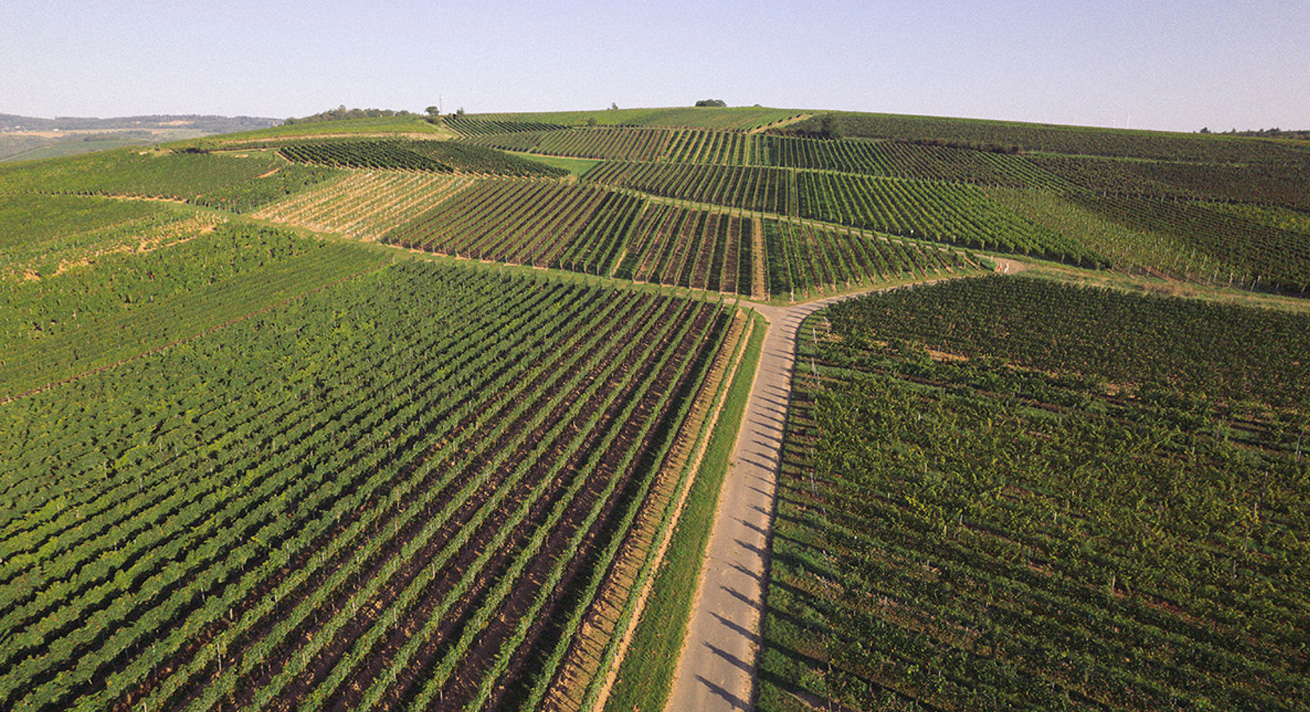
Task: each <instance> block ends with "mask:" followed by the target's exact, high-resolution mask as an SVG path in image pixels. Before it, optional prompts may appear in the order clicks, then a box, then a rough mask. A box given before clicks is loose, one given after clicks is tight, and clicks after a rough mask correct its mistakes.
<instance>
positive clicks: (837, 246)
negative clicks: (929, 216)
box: [763, 220, 976, 299]
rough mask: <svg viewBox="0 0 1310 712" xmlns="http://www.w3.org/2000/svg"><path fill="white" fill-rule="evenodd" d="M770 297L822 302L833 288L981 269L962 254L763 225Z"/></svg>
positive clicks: (777, 223)
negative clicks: (816, 299)
mask: <svg viewBox="0 0 1310 712" xmlns="http://www.w3.org/2000/svg"><path fill="white" fill-rule="evenodd" d="M763 224H764V239H763V244H764V249H765V250H766V254H767V264H768V267H767V271H768V275H769V293H770V294H777V295H783V294H786V295H789V296H790V297H791V298H792V299H796V298H798V297H800V298H804V297H811V298H812V297H819V296H822V295H824V293H825V292H828V291H830V290H833V289H834V288H845V289H850V288H851V287H853V286H856V285H868V286H872V285H874V284H877V283H879V282H882V281H893V280H900V279H924V280H927V279H933V278H936V277H940V276H944V275H947V274H950V273H957V272H964V271H968V270H972V269H976V265H974V264H972V263H971V262H970V260H969V259H968V258H967V257H965V256H964V255H962V254H960V253H959V252H955V251H950V250H942V249H939V248H937V247H934V246H929V245H924V244H916V243H907V242H902V241H899V240H887V239H882V238H879V237H877V236H874V235H870V234H868V233H863V232H857V231H854V230H850V229H845V230H843V229H839V228H832V227H827V226H815V225H814V224H813V223H798V222H791V221H782V220H766V221H764V223H763Z"/></svg>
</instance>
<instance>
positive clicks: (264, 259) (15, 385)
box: [0, 221, 377, 397]
mask: <svg viewBox="0 0 1310 712" xmlns="http://www.w3.org/2000/svg"><path fill="white" fill-rule="evenodd" d="M132 227H133V231H132V232H131V233H130V237H132V238H135V239H143V238H142V233H141V232H138V231H139V230H141V226H140V225H133V226H132ZM159 229H160V230H161V231H162V236H161V237H160V239H159V240H157V241H156V242H154V243H153V244H152V245H151V246H150V249H149V250H148V251H137V250H134V249H124V250H112V249H109V248H111V247H117V243H115V242H113V241H112V240H110V239H109V238H113V237H117V235H113V234H111V235H108V236H106V235H103V234H102V235H98V236H97V237H99V238H101V240H102V241H101V242H97V243H94V244H93V248H98V249H94V250H93V252H92V253H91V254H94V255H95V256H94V257H92V258H87V259H86V260H85V261H84V263H82V264H78V265H75V266H72V267H68V268H67V269H65V270H63V271H60V272H57V273H55V272H52V273H50V274H46V275H43V276H42V278H40V279H35V280H27V279H19V280H11V281H5V282H0V300H3V301H4V303H5V304H6V305H8V308H6V309H5V310H4V311H3V313H2V314H0V343H4V344H5V346H4V348H3V349H2V350H0V374H3V376H0V397H4V396H11V395H14V394H15V393H19V392H22V391H24V390H26V389H29V388H35V387H38V386H42V385H45V384H47V383H52V382H55V381H59V380H60V379H62V378H67V377H69V376H72V375H74V374H77V373H81V372H85V371H89V370H92V369H95V368H100V367H103V366H105V365H108V364H112V363H114V362H116V361H118V360H120V359H122V358H125V357H130V356H134V355H136V354H139V353H142V352H144V351H148V350H149V349H152V348H157V347H160V346H163V345H165V344H168V343H170V342H172V341H175V340H178V339H185V338H191V337H194V336H197V335H199V334H201V333H203V332H204V331H206V330H207V329H209V328H212V327H214V326H217V325H220V324H223V323H224V322H226V321H228V320H230V319H232V318H235V317H240V316H243V315H246V314H249V313H250V312H253V311H256V310H258V309H261V308H264V307H267V306H269V305H271V304H274V303H275V302H277V301H278V300H280V299H285V298H287V297H290V296H294V295H297V294H300V293H303V292H305V291H308V290H310V289H313V288H315V287H317V286H320V285H321V284H323V283H325V282H327V281H330V280H333V279H338V278H340V277H342V276H344V275H346V274H350V273H353V272H356V271H358V270H360V269H364V268H366V267H368V266H369V265H371V264H376V261H377V258H376V257H372V256H368V255H365V254H362V253H359V252H358V251H357V250H354V249H351V248H349V247H346V246H339V245H327V244H324V243H321V242H318V241H315V240H307V239H304V238H298V237H295V236H292V235H290V234H289V233H286V232H282V231H280V230H275V229H271V228H263V227H255V226H250V225H245V224H240V223H234V222H227V223H222V224H220V225H218V227H217V229H214V225H213V223H209V224H199V225H197V224H192V223H188V222H179V221H174V222H169V223H162V225H161V227H160V228H159ZM133 247H135V245H133Z"/></svg>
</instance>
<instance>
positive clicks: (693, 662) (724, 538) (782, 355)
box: [665, 261, 1017, 712]
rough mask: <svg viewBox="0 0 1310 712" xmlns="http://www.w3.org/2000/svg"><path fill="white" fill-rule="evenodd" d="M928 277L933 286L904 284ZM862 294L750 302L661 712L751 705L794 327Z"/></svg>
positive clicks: (712, 711)
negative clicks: (749, 330) (748, 339)
mask: <svg viewBox="0 0 1310 712" xmlns="http://www.w3.org/2000/svg"><path fill="white" fill-rule="evenodd" d="M998 262H999V261H998ZM1005 263H1006V264H1005V268H1004V269H1005V271H1007V272H1008V271H1012V270H1011V269H1010V267H1011V266H1013V264H1015V263H1010V262H1009V261H1005ZM998 271H999V269H998ZM1015 271H1017V270H1015ZM948 279H950V278H948ZM938 281H942V280H932V281H929V282H920V283H917V284H915V285H911V286H925V285H928V284H933V283H935V282H938ZM903 288H904V287H888V288H884V289H880V290H871V291H884V290H885V289H903ZM868 293H869V292H863V293H858V294H847V295H842V296H837V297H830V298H828V299H821V300H818V301H814V302H807V303H804V304H798V305H796V306H792V307H772V306H762V305H752V307H753V308H754V309H755V310H756V311H757V312H759V313H760V314H761V315H763V316H764V317H765V318H766V319H768V320H769V327H768V331H767V332H766V333H765V337H764V351H763V353H762V354H761V355H760V364H759V368H758V370H757V371H756V373H755V382H754V384H753V385H752V386H751V394H750V400H749V401H748V402H747V404H746V412H745V416H744V418H745V420H744V422H743V423H742V427H741V431H740V432H739V433H738V435H737V444H736V447H735V448H734V450H733V457H732V461H731V463H730V464H729V466H728V474H727V475H726V477H725V478H724V482H723V489H722V491H721V493H720V495H719V505H718V511H717V512H716V513H715V519H714V524H713V530H712V531H711V533H710V541H709V545H708V547H707V548H706V552H705V561H704V563H703V564H702V566H701V573H700V583H699V590H698V591H697V593H696V601H695V603H694V604H693V606H692V611H691V617H690V619H689V620H688V623H687V631H686V637H685V639H684V641H683V648H682V657H681V658H680V659H679V661H678V669H677V671H676V672H675V673H674V677H673V687H672V689H671V690H670V692H669V701H668V704H667V706H666V708H665V709H666V710H667V712H717V711H719V710H751V709H754V705H755V699H754V692H755V675H756V671H757V668H758V665H759V651H760V642H761V639H760V622H761V619H762V617H763V612H764V604H763V601H764V586H765V576H766V572H767V570H768V557H769V533H770V532H771V531H772V530H773V513H774V504H775V502H774V499H775V494H776V490H777V484H778V470H779V465H780V463H781V459H780V458H781V451H782V440H783V435H784V432H785V428H786V425H787V408H788V405H789V403H790V401H791V375H792V369H793V367H794V365H795V361H796V338H797V331H798V330H799V329H800V325H801V322H802V321H804V320H805V317H807V316H809V315H811V314H813V313H814V312H816V311H818V310H819V309H822V308H823V307H825V306H827V305H829V304H831V303H833V302H837V301H841V300H843V299H850V298H852V297H858V296H861V295H862V294H868Z"/></svg>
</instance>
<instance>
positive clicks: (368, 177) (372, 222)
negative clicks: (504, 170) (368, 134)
mask: <svg viewBox="0 0 1310 712" xmlns="http://www.w3.org/2000/svg"><path fill="white" fill-rule="evenodd" d="M469 184H470V180H469V179H468V178H464V177H452V176H444V175H431V174H423V173H417V174H416V173H402V172H383V171H353V172H351V173H349V174H347V175H345V176H343V177H341V178H340V179H338V180H336V181H333V182H331V183H324V184H322V185H320V186H318V187H316V188H314V189H312V190H307V191H304V192H301V193H298V194H296V195H293V196H291V197H289V198H287V199H286V200H283V201H279V202H277V203H274V204H273V205H269V206H266V207H264V208H262V209H260V210H258V211H256V212H255V213H253V214H252V217H256V218H265V219H268V220H273V221H275V222H281V223H288V224H291V225H299V226H301V227H307V228H310V229H313V230H320V231H323V232H336V233H340V234H343V235H349V236H350V237H356V238H360V239H364V240H378V239H381V238H382V236H383V235H385V234H387V233H388V232H390V231H391V230H392V229H394V228H396V227H399V226H400V225H402V224H404V223H406V222H408V221H409V220H411V219H413V218H414V217H415V216H416V215H418V214H419V213H421V212H424V211H426V210H429V209H431V208H432V206H434V205H436V204H438V203H440V202H442V201H443V200H446V199H448V198H450V197H451V196H453V195H455V194H457V193H458V192H459V191H460V190H463V189H464V188H466V187H467V186H468V185H469Z"/></svg>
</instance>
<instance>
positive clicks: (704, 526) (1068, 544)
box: [0, 107, 1310, 712]
mask: <svg viewBox="0 0 1310 712" xmlns="http://www.w3.org/2000/svg"><path fill="white" fill-rule="evenodd" d="M507 151H512V152H513V153H507ZM1307 171H1310V150H1307V149H1306V147H1305V146H1304V145H1302V144H1298V143H1295V142H1291V141H1283V140H1277V139H1245V138H1238V137H1228V136H1200V135H1186V134H1163V133H1150V132H1134V131H1116V130H1102V129H1086V128H1078V127H1058V126H1042V125H1032V124H1012V123H1003V122H991V121H970V120H955V119H937V118H932V117H901V116H892V115H882V114H848V113H828V112H825V113H814V112H802V111H794V110H780V109H766V108H761V107H751V108H745V107H743V108H732V109H729V108H712V107H694V108H693V107H687V108H669V109H626V110H619V109H612V110H608V111H582V112H555V113H540V114H485V115H463V114H462V112H461V115H459V116H449V117H426V119H425V118H421V117H418V116H413V115H406V116H387V117H378V118H364V119H355V120H343V121H326V120H325V121H316V122H313V123H305V124H304V125H303V126H300V125H297V124H295V123H288V124H287V125H284V126H279V127H275V128H273V129H266V130H261V131H258V132H248V133H245V134H239V135H233V136H226V137H211V138H207V139H200V140H190V141H185V142H179V143H177V144H169V145H164V146H157V147H152V148H141V147H136V148H132V149H122V150H111V151H105V152H101V153H92V154H86V155H81V156H76V157H71V158H65V159H58V160H46V161H27V162H21V163H14V164H4V165H2V166H0V304H4V306H5V308H4V309H0V462H3V463H4V465H5V466H4V467H3V468H0V503H3V505H4V506H0V640H4V641H5V643H4V645H0V710H24V711H28V710H31V711H42V712H45V711H54V710H64V709H78V710H115V711H118V712H136V711H137V710H152V711H153V710H184V711H186V712H220V711H221V712H235V711H237V710H261V711H268V712H272V711H280V710H286V711H290V710H296V711H300V710H306V711H312V710H327V709H331V710H355V709H360V710H365V709H367V710H392V709H407V710H428V709H434V710H539V709H551V710H556V709H559V710H565V709H567V710H595V709H600V708H602V707H604V708H605V709H614V710H623V711H624V712H627V711H628V710H632V709H646V710H650V709H663V708H664V707H665V703H666V701H667V700H668V699H670V685H671V680H672V679H673V678H674V667H673V666H675V665H677V664H678V661H677V656H678V651H679V649H680V648H681V647H682V639H681V637H680V635H681V632H682V631H683V630H684V628H685V627H686V626H687V621H688V620H698V619H697V618H689V616H690V615H691V613H690V610H691V608H692V607H693V606H694V602H695V601H698V600H704V599H703V598H702V597H700V596H699V593H698V591H697V585H698V584H697V583H696V582H697V581H698V577H699V576H700V573H701V565H702V563H703V561H704V560H705V558H706V554H705V552H706V548H705V547H706V542H707V541H710V540H711V530H712V528H713V527H714V526H715V521H716V518H717V517H716V511H717V510H716V506H718V504H717V503H722V502H727V501H728V500H726V499H724V498H723V497H721V496H720V489H721V483H722V482H725V481H728V482H731V481H732V479H731V477H729V476H730V475H731V476H736V475H737V474H738V473H739V471H738V470H732V469H730V468H733V467H737V466H738V465H735V464H733V463H736V462H745V461H746V460H744V459H741V458H739V457H738V454H735V453H737V451H736V450H735V448H736V443H737V441H738V434H739V433H748V432H755V431H751V430H749V429H748V427H747V426H748V425H749V424H750V423H753V422H755V423H758V422H763V419H766V418H767V419H772V422H776V423H778V424H779V428H780V427H781V424H782V423H783V422H784V419H785V422H786V423H787V430H786V437H785V442H784V443H783V450H782V457H781V462H782V468H781V472H780V474H779V480H778V483H777V484H778V490H777V493H778V497H777V499H776V501H775V502H774V506H776V512H775V516H774V517H773V520H772V521H773V524H772V525H771V526H773V527H774V530H773V532H772V533H771V534H770V533H769V532H765V531H763V530H761V531H759V533H760V534H761V535H762V536H764V537H771V539H768V541H770V542H771V543H769V544H767V545H766V544H763V543H762V544H761V545H760V547H765V548H767V547H772V551H771V552H765V551H764V550H763V548H757V547H756V546H755V545H753V544H751V545H748V546H747V547H746V549H748V550H749V551H748V556H750V557H754V556H762V555H763V554H765V553H768V557H767V559H765V560H767V562H768V566H767V568H764V569H760V570H758V571H756V572H747V573H752V575H754V576H755V579H756V580H757V581H759V582H761V584H762V585H763V586H764V587H765V590H766V594H765V596H766V598H765V599H764V600H759V598H758V597H757V596H754V595H753V594H752V595H751V596H749V597H748V596H746V595H745V594H743V595H740V596H737V598H738V599H739V600H740V601H741V602H743V603H745V604H748V605H749V606H750V607H751V608H752V610H755V611H760V612H762V613H763V630H762V631H761V630H759V629H758V628H755V629H753V630H751V629H747V628H748V627H755V623H749V626H747V625H745V624H743V625H741V626H737V627H736V628H734V627H733V626H735V625H736V623H732V624H731V625H729V622H728V620H727V619H726V618H722V619H720V622H722V623H723V624H724V625H725V626H727V628H728V629H731V630H732V632H733V634H736V635H740V636H743V637H744V638H745V639H746V640H748V641H750V642H751V644H752V645H753V646H754V647H753V648H752V649H753V650H760V651H761V655H762V657H761V658H760V659H759V660H758V661H753V660H746V659H740V660H739V659H738V658H737V657H736V653H728V652H726V651H725V652H723V654H721V655H719V658H720V661H721V662H723V663H725V664H726V665H728V666H730V667H735V668H736V669H737V671H738V672H739V673H740V672H741V671H749V670H755V669H756V667H755V663H756V662H758V664H759V667H758V671H759V672H758V674H757V675H754V677H753V678H752V680H753V684H754V687H753V688H752V689H751V691H750V694H747V695H746V696H744V697H741V698H739V701H742V702H743V704H747V703H750V704H757V706H758V708H759V709H762V710H797V711H802V710H805V711H808V710H812V709H829V708H830V709H852V710H854V709H859V710H871V709H904V710H910V709H939V710H980V709H984V710H991V709H1077V710H1080V709H1119V710H1130V711H1132V710H1143V711H1146V710H1203V709H1216V710H1217V709H1223V710H1261V711H1263V710H1284V709H1286V710H1293V709H1299V708H1301V707H1303V706H1304V704H1303V701H1304V700H1305V699H1308V698H1310V676H1308V675H1307V673H1306V671H1307V670H1310V659H1307V656H1308V655H1310V653H1308V652H1307V650H1308V648H1307V644H1308V643H1310V639H1307V636H1306V633H1305V631H1307V630H1310V596H1308V595H1307V593H1306V592H1307V591H1310V574H1308V573H1307V566H1306V562H1307V561H1310V557H1308V556H1307V555H1308V554H1310V551H1308V550H1307V548H1306V542H1305V540H1306V536H1305V533H1306V532H1307V531H1310V520H1308V519H1307V516H1308V515H1307V512H1310V501H1307V498H1308V497H1310V471H1308V470H1307V455H1306V452H1305V449H1306V448H1307V447H1310V389H1307V388H1306V384H1307V383H1310V307H1307V306H1306V302H1305V294H1306V290H1307V288H1310V202H1308V201H1310V193H1307V190H1310V188H1308V187H1307V186H1310V178H1307V176H1310V173H1307ZM998 254H1000V255H1007V256H1008V257H1009V258H1008V259H1001V258H1000V257H998V256H997V255H998ZM1056 263H1058V264H1056ZM1015 269H1017V270H1024V269H1026V270H1027V271H1026V272H1024V273H1023V274H1021V275H1013V274H1007V275H1006V276H1000V275H995V276H984V275H986V274H987V273H990V272H993V271H1005V272H1007V273H1008V272H1012V271H1014V270H1015ZM925 283H932V284H931V286H927V285H926V284H925ZM1075 284H1083V285H1111V286H1113V287H1114V288H1115V289H1116V290H1118V291H1111V290H1110V289H1107V288H1104V287H1093V286H1075ZM873 290H886V291H879V292H878V293H876V294H870V295H866V296H862V297H858V298H853V299H849V300H847V301H840V302H834V303H832V304H830V305H828V306H825V307H824V308H823V309H822V310H821V311H818V312H816V313H815V315H814V316H812V317H809V318H808V319H806V320H805V321H803V322H802V318H804V315H805V314H809V313H810V311H812V310H815V309H819V307H820V305H819V304H815V303H814V301H815V300H819V299H826V298H829V297H841V298H845V297H848V296H849V297H854V296H855V295H856V293H863V292H869V291H873ZM1270 292H1272V294H1270ZM1153 293H1154V294H1153ZM1161 294H1179V295H1188V296H1187V298H1183V297H1166V296H1160V295H1161ZM752 310H753V311H752ZM796 324H802V326H801V330H800V333H799V337H798V339H797V340H796V346H793V342H792V341H791V340H790V338H789V337H787V334H789V333H790V332H789V331H788V330H789V329H791V328H794V325H796ZM793 349H796V351H795V353H793ZM793 357H794V359H793ZM784 363H785V364H788V365H785V368H784V367H783V366H780V365H779V364H784ZM792 363H794V368H795V371H794V373H793V371H792V370H791V369H792V365H789V364H792ZM757 369H758V370H757ZM761 374H767V377H761ZM787 374H792V375H787ZM788 378H791V379H792V380H791V383H792V385H793V389H792V390H791V391H790V392H788V391H787V389H785V388H782V387H781V386H780V385H779V384H786V383H787V380H786V379H788ZM757 386H759V391H760V392H761V393H763V397H762V398H761V397H760V396H759V395H758V394H757V393H756V390H757ZM779 439H781V430H777V431H774V434H773V435H767V436H766V435H757V436H754V437H746V438H744V439H743V440H749V441H751V442H752V443H754V444H755V445H758V446H760V447H763V448H765V449H766V450H768V449H769V448H772V446H771V445H769V444H768V443H767V442H765V441H768V442H774V443H776V442H777V441H778V440H779ZM769 452H773V450H769ZM770 456H771V455H768V454H766V455H761V456H760V457H766V459H767V457H770ZM747 457H750V458H751V459H752V460H753V459H754V458H753V456H747ZM758 466H759V467H764V466H763V465H758ZM725 478H727V479H725ZM760 479H761V480H763V479H764V477H763V476H761V478H760ZM761 487H763V488H764V489H760V490H759V492H761V493H765V489H771V487H772V483H771V482H763V483H762V484H761ZM729 489H730V490H731V488H729ZM734 491H735V490H733V491H727V492H724V495H725V496H728V497H731V496H732V495H733V492H734ZM765 494H766V496H770V495H767V493H765ZM742 501H744V500H740V499H738V500H736V503H738V504H740V503H741V502H742ZM757 509H758V510H759V511H760V512H764V511H765V509H764V508H762V507H761V508H757ZM725 511H726V510H725ZM729 519H732V517H729ZM743 521H744V520H743ZM763 541H765V540H764V539H761V542H763ZM738 543H742V542H740V541H739V542H738ZM666 547H667V548H666ZM716 551H718V550H717V549H716ZM720 558H721V557H720V556H719V555H718V554H717V553H716V554H715V555H714V556H713V557H712V559H713V561H714V562H716V565H718V566H719V569H727V568H729V567H730V566H731V565H730V564H728V563H726V562H724V561H720ZM738 568H740V567H738ZM717 570H718V569H716V568H715V566H714V565H712V566H710V567H709V568H707V569H705V571H706V572H707V573H706V578H705V579H704V580H705V581H706V582H707V583H706V585H707V586H713V585H715V584H713V583H710V582H711V580H712V579H711V578H709V577H710V576H711V575H713V572H715V571H717ZM734 570H735V569H734ZM741 570H742V571H745V569H741ZM724 588H727V587H721V590H722V589H724ZM733 590H734V591H735V589H733ZM731 592H732V591H729V593H731ZM738 628H740V630H738ZM693 647H697V649H698V650H699V649H700V648H699V646H693ZM752 655H754V653H752ZM702 673H703V674H704V675H705V677H703V680H706V681H708V680H709V679H710V677H712V674H711V673H710V672H708V671H702V670H693V671H691V674H692V675H693V676H695V675H701V674H702ZM747 674H753V673H749V672H748V673H747ZM680 679H695V678H694V677H692V678H687V677H685V676H684V677H681V678H680ZM705 684H706V685H709V687H707V689H709V690H710V691H711V693H713V694H715V695H717V697H718V698H720V699H723V700H725V701H728V702H731V701H732V700H734V699H738V698H737V697H736V695H737V694H738V692H739V691H737V690H727V689H726V688H721V689H718V690H717V691H716V689H715V688H714V687H713V685H710V683H708V682H706V683H705ZM715 684H717V683H715ZM720 693H722V694H720ZM747 706H749V704H747Z"/></svg>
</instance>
